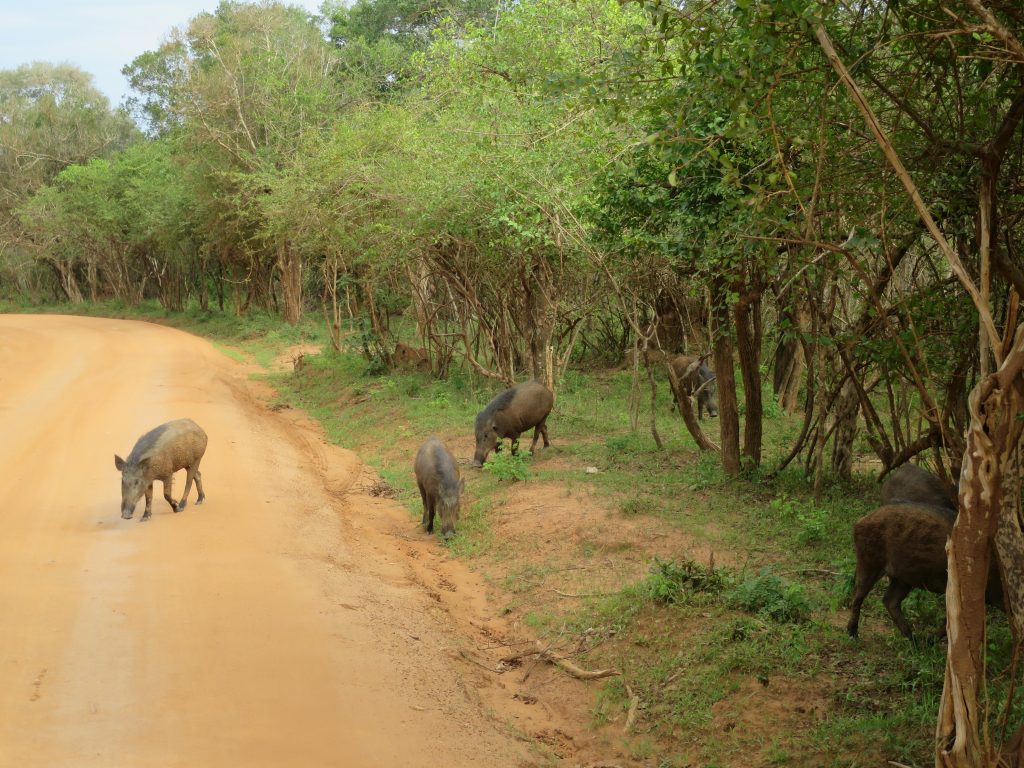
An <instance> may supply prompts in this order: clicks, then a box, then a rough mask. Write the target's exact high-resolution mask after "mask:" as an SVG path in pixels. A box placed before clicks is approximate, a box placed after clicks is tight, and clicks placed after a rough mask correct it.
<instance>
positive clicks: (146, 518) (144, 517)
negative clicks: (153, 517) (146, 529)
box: [139, 512, 149, 523]
mask: <svg viewBox="0 0 1024 768" xmlns="http://www.w3.org/2000/svg"><path fill="white" fill-rule="evenodd" d="M147 520H149V513H148V512H147V513H146V514H144V515H143V516H142V517H140V518H139V522H140V523H144V522H146V521H147Z"/></svg>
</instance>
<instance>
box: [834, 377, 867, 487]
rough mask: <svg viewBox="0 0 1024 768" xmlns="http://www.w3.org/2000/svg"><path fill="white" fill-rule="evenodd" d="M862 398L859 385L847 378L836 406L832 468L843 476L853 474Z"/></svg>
mask: <svg viewBox="0 0 1024 768" xmlns="http://www.w3.org/2000/svg"><path fill="white" fill-rule="evenodd" d="M859 412H860V398H859V396H858V395H857V385H856V384H855V383H854V382H853V380H852V379H847V380H846V383H845V384H843V388H842V389H841V390H840V391H839V397H838V398H837V400H836V406H835V434H834V435H833V438H832V440H833V442H832V446H833V451H832V469H833V471H834V472H835V473H836V474H837V475H838V476H839V477H841V478H844V479H846V480H849V479H850V476H851V475H852V474H853V441H854V439H855V438H856V437H857V414H858V413H859Z"/></svg>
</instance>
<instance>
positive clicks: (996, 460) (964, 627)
mask: <svg viewBox="0 0 1024 768" xmlns="http://www.w3.org/2000/svg"><path fill="white" fill-rule="evenodd" d="M1022 370H1024V326H1022V327H1021V328H1019V329H1017V335H1016V339H1015V341H1014V345H1013V348H1012V349H1011V351H1010V354H1009V355H1007V357H1006V360H1005V361H1004V362H1003V364H1002V366H1000V368H999V371H998V372H996V373H995V374H993V375H992V376H989V377H988V378H985V379H983V380H982V381H981V382H980V383H979V384H978V386H977V387H975V389H974V391H973V392H972V393H971V397H970V411H971V425H970V427H969V429H968V432H967V450H966V453H965V454H964V462H963V468H962V470H961V472H960V513H959V515H958V517H957V520H956V524H955V525H954V526H953V534H952V536H951V537H950V541H949V546H948V560H949V584H948V586H947V587H946V626H947V633H948V635H949V647H948V650H947V658H946V678H945V682H944V685H943V690H942V700H941V703H940V706H939V722H938V728H937V732H936V742H937V751H936V758H935V764H936V766H937V768H979V766H994V765H995V764H996V759H997V755H996V750H995V749H994V747H993V746H992V744H991V742H990V739H989V735H988V729H987V727H986V716H987V714H988V713H987V712H986V710H985V708H984V705H983V702H984V701H985V700H986V697H985V696H984V690H985V585H986V582H987V579H988V570H989V557H990V550H991V544H992V542H993V540H995V543H996V546H997V547H998V550H999V555H1000V564H1001V569H1000V570H1001V571H1002V572H1003V574H1004V585H1005V587H1006V596H1007V607H1008V609H1009V612H1010V617H1011V620H1012V622H1013V625H1014V627H1015V629H1016V628H1019V626H1020V622H1021V621H1022V619H1024V602H1022V601H1024V591H1022V584H1021V579H1022V573H1024V571H1021V570H1020V569H1021V568H1024V562H1022V560H1024V557H1022V555H1021V553H1024V536H1022V534H1021V521H1020V519H1019V517H1018V507H1017V505H1016V504H1013V503H1008V502H1009V501H1013V500H1015V494H1007V497H1006V498H1004V495H1003V491H1004V478H1005V484H1006V485H1007V486H1008V485H1010V484H1011V483H1013V482H1019V478H1017V477H1016V476H1014V475H1013V474H1012V471H1013V468H1014V467H1015V466H1016V465H1017V458H1018V457H1017V455H1016V453H1017V450H1018V446H1019V443H1020V440H1021V433H1022V431H1024V421H1021V419H1020V415H1021V413H1022V412H1024V374H1022ZM997 531H999V535H998V536H997ZM1003 557H1005V558H1006V560H1003V559H1002V558H1003ZM1015 634H1017V635H1018V637H1019V633H1017V632H1015Z"/></svg>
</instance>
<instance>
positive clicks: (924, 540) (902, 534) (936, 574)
mask: <svg viewBox="0 0 1024 768" xmlns="http://www.w3.org/2000/svg"><path fill="white" fill-rule="evenodd" d="M947 513H948V510H945V509H943V508H941V507H934V506H929V505H925V504H886V505H885V506H882V507H879V508H878V509H876V510H875V511H874V512H870V513H869V514H867V515H865V516H864V517H862V518H861V519H860V520H858V521H857V522H856V523H855V524H854V526H853V545H854V549H855V550H856V553H857V571H856V582H855V585H854V590H853V600H852V602H851V604H850V621H849V623H848V624H847V625H846V630H847V632H849V633H850V635H851V636H853V637H856V636H857V629H858V625H859V623H860V607H861V604H862V603H863V602H864V598H865V597H867V596H868V593H869V592H870V591H871V588H872V587H873V586H875V584H876V583H877V582H878V580H879V579H880V578H882V576H883V575H884V576H888V577H889V587H888V588H887V589H886V590H885V595H884V596H883V597H882V603H883V604H884V605H885V609H886V610H887V611H888V612H889V615H890V616H891V617H892V620H893V621H894V622H895V623H896V626H897V627H899V630H900V632H902V633H903V635H904V637H906V638H907V639H908V640H911V641H913V639H914V633H913V631H912V630H911V628H910V622H908V621H907V618H906V616H904V615H903V611H902V610H901V609H900V605H901V604H902V603H903V600H904V598H905V597H906V596H907V595H909V594H910V592H911V590H914V589H927V590H928V591H929V592H936V593H939V594H942V593H944V592H945V591H946V540H947V539H948V538H949V535H950V533H951V532H952V530H953V524H952V522H951V521H950V520H949V518H948V516H947ZM985 600H986V602H988V604H989V605H995V606H998V607H1001V606H1002V604H1003V597H1002V585H1001V583H1000V580H999V572H998V568H997V567H996V564H995V560H994V559H993V560H992V564H991V568H990V570H989V577H988V589H987V590H986V594H985Z"/></svg>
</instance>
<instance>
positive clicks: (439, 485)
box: [413, 437, 464, 538]
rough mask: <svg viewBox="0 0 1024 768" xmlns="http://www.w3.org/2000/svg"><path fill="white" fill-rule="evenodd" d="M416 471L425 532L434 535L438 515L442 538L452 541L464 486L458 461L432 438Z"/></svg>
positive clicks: (420, 452) (422, 450) (418, 455)
mask: <svg viewBox="0 0 1024 768" xmlns="http://www.w3.org/2000/svg"><path fill="white" fill-rule="evenodd" d="M413 470H414V472H415V473H416V485H417V486H418V487H419V489H420V498H421V499H422V500H423V530H425V531H426V532H427V533H433V532H434V515H435V514H437V515H439V516H440V518H441V535H442V536H443V537H444V538H448V537H449V536H451V535H452V534H453V533H455V523H456V522H457V521H458V519H459V496H460V495H461V494H462V488H463V485H464V482H463V480H462V477H461V476H460V475H459V467H458V465H457V464H456V463H455V457H454V456H453V455H452V452H451V451H449V450H448V447H447V446H446V445H445V444H444V443H442V442H441V441H440V440H439V439H437V438H436V437H431V438H430V439H429V440H427V441H426V442H425V443H424V444H423V445H421V446H420V449H419V450H418V451H417V452H416V462H415V464H414V465H413Z"/></svg>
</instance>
